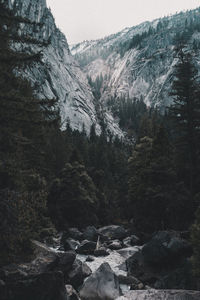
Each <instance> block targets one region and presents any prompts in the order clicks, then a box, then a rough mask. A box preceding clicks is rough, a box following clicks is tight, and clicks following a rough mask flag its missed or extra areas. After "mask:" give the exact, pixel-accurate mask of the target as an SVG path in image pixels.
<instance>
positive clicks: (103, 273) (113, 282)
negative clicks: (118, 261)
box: [80, 263, 121, 300]
mask: <svg viewBox="0 0 200 300" xmlns="http://www.w3.org/2000/svg"><path fill="white" fill-rule="evenodd" d="M120 295H121V291H120V287H119V281H118V278H117V276H116V275H115V273H114V272H113V271H112V269H111V267H110V265H109V264H108V263H103V264H102V265H101V266H100V267H99V268H98V269H97V271H96V272H94V273H93V274H92V275H91V276H90V277H89V278H88V279H87V280H86V281H85V282H84V284H83V287H82V288H81V290H80V298H81V299H82V300H105V299H106V300H114V299H116V298H117V297H119V296H120Z"/></svg>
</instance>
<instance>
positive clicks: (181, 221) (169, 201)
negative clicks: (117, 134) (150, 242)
mask: <svg viewBox="0 0 200 300" xmlns="http://www.w3.org/2000/svg"><path fill="white" fill-rule="evenodd" d="M129 164H130V180H129V206H130V209H129V212H130V217H132V218H133V221H134V224H135V227H136V228H137V229H138V230H142V231H145V232H153V231H155V230H159V229H163V230H165V229H184V228H187V226H188V223H187V222H186V219H187V220H188V218H189V217H188V215H189V214H190V212H191V209H190V205H189V202H188V193H187V190H185V188H184V186H183V184H181V183H178V181H177V176H176V172H175V170H174V168H173V152H172V149H171V146H170V144H169V140H168V137H167V134H166V132H165V129H164V128H163V127H160V128H159V129H158V131H157V135H156V136H155V137H154V139H152V138H150V137H144V138H142V139H141V140H140V142H139V143H138V144H137V145H136V147H135V149H134V151H133V155H132V157H131V158H130V160H129ZM184 210H186V211H187V217H186V215H185V214H184ZM183 214H184V217H183Z"/></svg>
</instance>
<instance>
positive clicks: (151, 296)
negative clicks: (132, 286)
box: [116, 290, 200, 300]
mask: <svg viewBox="0 0 200 300" xmlns="http://www.w3.org/2000/svg"><path fill="white" fill-rule="evenodd" d="M133 299H137V300H146V299H148V300H198V299H200V292H199V291H186V290H142V291H130V292H128V293H126V294H125V295H124V296H122V297H119V298H117V299H116V300H133Z"/></svg>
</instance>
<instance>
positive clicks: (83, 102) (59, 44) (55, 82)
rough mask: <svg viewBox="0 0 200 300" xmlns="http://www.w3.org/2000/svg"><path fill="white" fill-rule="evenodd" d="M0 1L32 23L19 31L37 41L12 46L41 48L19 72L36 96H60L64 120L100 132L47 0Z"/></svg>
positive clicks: (90, 98)
mask: <svg viewBox="0 0 200 300" xmlns="http://www.w3.org/2000/svg"><path fill="white" fill-rule="evenodd" d="M1 1H2V2H5V3H6V4H7V5H8V6H9V8H10V9H12V10H13V11H14V13H15V14H16V15H18V16H22V17H24V18H26V19H28V20H30V21H31V22H33V23H34V24H28V23H26V24H24V23H21V26H20V29H19V31H18V34H19V35H21V36H26V35H29V36H31V38H33V39H36V40H38V41H39V43H32V44H31V43H30V42H29V43H28V44H26V43H17V44H15V45H14V48H17V49H18V50H23V49H26V50H27V49H28V51H31V52H34V53H38V52H41V51H42V54H43V57H42V60H41V62H37V63H34V64H32V65H31V66H30V67H27V68H26V70H25V72H24V73H23V74H22V75H23V76H25V77H26V78H28V79H29V80H30V81H31V83H32V84H33V85H34V87H36V90H37V91H36V94H37V96H38V97H40V98H47V99H52V98H57V99H58V100H59V106H60V111H61V117H62V123H63V124H66V122H67V121H70V125H71V127H72V128H73V129H78V130H79V131H81V130H82V129H83V124H84V126H85V130H86V132H87V133H89V131H90V127H91V125H92V124H95V125H96V132H97V133H100V125H99V120H98V117H97V111H96V108H95V101H94V97H93V94H92V92H91V88H90V86H89V85H88V82H87V79H86V76H85V74H84V73H83V72H82V71H81V70H80V68H79V65H78V63H77V62H76V61H75V60H74V58H73V56H72V55H71V53H70V50H69V47H68V43H67V40H66V38H65V36H64V35H63V34H62V32H60V30H59V29H58V28H57V27H56V25H55V21H54V18H53V16H52V14H51V12H50V10H49V9H48V8H47V6H46V0H38V1H32V0H25V1H24V0H1ZM110 118H111V116H110ZM110 118H109V119H110ZM105 119H106V116H105ZM114 123H115V122H114ZM111 125H112V126H111ZM111 125H110V128H109V129H110V130H111V131H112V132H113V133H115V134H117V133H119V135H122V132H121V131H120V129H119V127H118V125H117V124H111ZM111 127H112V128H111Z"/></svg>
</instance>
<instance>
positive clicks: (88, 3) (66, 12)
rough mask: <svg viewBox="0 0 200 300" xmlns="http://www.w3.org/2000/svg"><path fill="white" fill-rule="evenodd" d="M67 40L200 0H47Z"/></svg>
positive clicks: (189, 6) (116, 28) (99, 35)
mask: <svg viewBox="0 0 200 300" xmlns="http://www.w3.org/2000/svg"><path fill="white" fill-rule="evenodd" d="M47 6H48V7H50V8H51V11H52V13H53V15H54V17H55V20H56V24H57V26H58V27H59V28H60V29H61V30H62V32H63V33H64V34H65V35H66V37H67V40H68V43H69V44H73V43H78V42H81V41H83V40H91V39H98V38H102V37H104V36H107V35H109V34H112V33H116V32H118V31H120V30H122V29H124V28H125V27H131V26H134V25H138V24H140V23H141V22H143V21H148V20H153V19H156V18H159V17H164V16H166V15H169V14H173V13H176V12H177V11H181V10H186V9H193V8H196V7H198V6H200V0H47Z"/></svg>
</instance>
